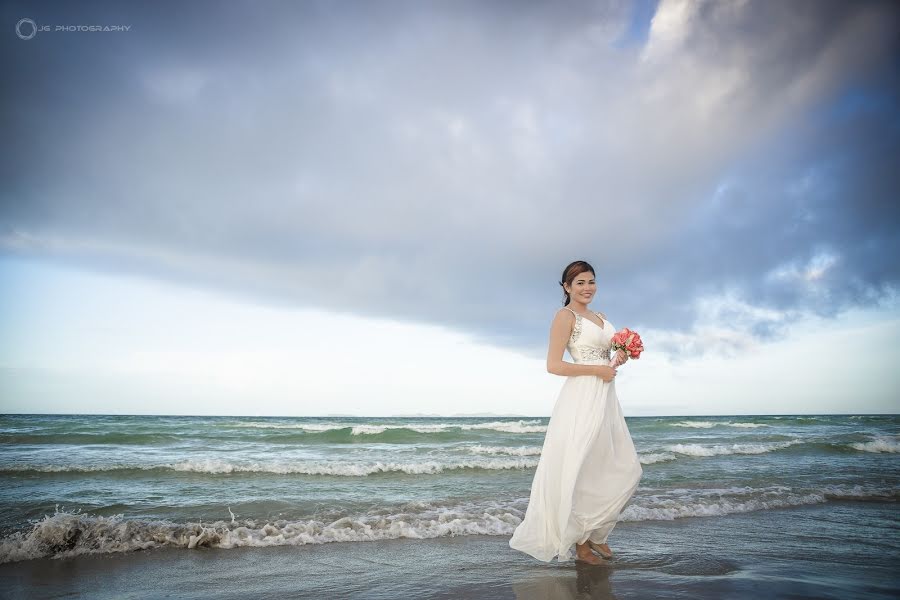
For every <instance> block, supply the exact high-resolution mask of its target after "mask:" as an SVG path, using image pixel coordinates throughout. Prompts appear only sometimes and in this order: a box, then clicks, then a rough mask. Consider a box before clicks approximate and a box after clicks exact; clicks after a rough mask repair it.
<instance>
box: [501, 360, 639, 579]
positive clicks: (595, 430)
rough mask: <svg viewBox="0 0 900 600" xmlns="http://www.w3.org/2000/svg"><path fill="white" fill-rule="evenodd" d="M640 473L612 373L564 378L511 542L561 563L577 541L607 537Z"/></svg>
mask: <svg viewBox="0 0 900 600" xmlns="http://www.w3.org/2000/svg"><path fill="white" fill-rule="evenodd" d="M643 472H644V471H643V468H642V467H641V463H640V460H639V459H638V455H637V451H636V450H635V448H634V443H633V442H632V439H631V434H630V433H629V431H628V426H627V425H626V424H625V416H624V415H623V414H622V407H621V406H620V405H619V399H618V397H617V396H616V380H615V378H613V380H612V381H610V382H608V383H607V382H605V381H603V380H602V379H601V378H599V377H596V376H593V375H577V376H570V377H568V378H567V379H566V382H565V383H564V384H563V387H562V390H561V391H560V393H559V397H558V398H557V400H556V404H555V406H554V407H553V413H552V414H551V416H550V423H549V424H548V426H547V434H546V437H545V438H544V446H543V450H542V451H541V457H540V459H539V461H538V466H537V469H536V470H535V473H534V481H533V482H532V485H531V496H530V499H529V502H528V508H527V509H526V511H525V517H524V519H523V520H522V523H521V524H519V526H518V527H517V528H516V530H515V532H513V536H512V538H510V540H509V546H510V547H511V548H513V549H515V550H519V551H521V552H525V553H527V554H530V555H531V556H533V557H535V558H537V559H539V560H542V561H544V562H550V561H551V560H552V559H553V558H554V557H557V561H558V562H563V561H568V560H572V559H574V558H575V544H576V543H579V544H583V543H584V542H585V541H587V540H588V539H590V540H591V541H593V542H595V543H597V544H603V543H605V542H606V540H607V537H608V536H609V534H610V532H611V531H612V530H613V528H614V527H615V526H616V523H617V521H618V517H619V513H620V512H621V511H622V509H623V508H624V507H625V504H626V503H627V502H628V500H629V499H630V498H631V496H632V495H633V494H634V492H635V490H636V489H637V487H638V483H639V482H640V480H641V476H642V474H643Z"/></svg>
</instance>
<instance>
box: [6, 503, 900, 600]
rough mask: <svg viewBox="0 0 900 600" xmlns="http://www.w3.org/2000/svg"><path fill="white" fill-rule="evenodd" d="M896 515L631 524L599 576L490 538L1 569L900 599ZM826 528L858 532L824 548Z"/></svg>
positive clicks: (362, 584) (155, 586) (179, 585)
mask: <svg viewBox="0 0 900 600" xmlns="http://www.w3.org/2000/svg"><path fill="white" fill-rule="evenodd" d="M896 507H897V505H896V503H892V502H858V501H840V502H829V503H826V504H821V505H807V506H797V507H790V508H779V509H772V510H761V511H753V512H747V513H737V514H729V515H724V516H715V517H686V518H682V519H676V520H674V521H645V522H620V523H619V524H618V525H617V526H616V529H615V530H614V531H613V533H612V535H611V536H610V546H611V547H612V549H613V552H614V553H615V554H616V556H615V557H614V559H613V560H612V561H609V562H608V563H607V564H606V565H604V566H602V567H592V566H581V565H580V564H579V563H574V562H568V563H557V562H556V561H553V562H550V563H542V562H541V561H538V560H535V559H533V558H532V557H530V556H527V555H525V554H523V553H520V552H516V551H515V550H512V549H511V548H509V545H508V540H509V538H508V537H507V536H488V535H472V536H458V537H441V538H432V539H410V538H400V539H392V540H380V541H366V542H355V543H352V542H335V543H328V544H308V545H303V546H271V547H251V548H248V547H244V548H233V549H221V548H199V549H193V550H183V549H172V548H157V549H152V550H141V551H133V552H128V553H110V554H100V555H81V556H77V557H71V558H62V559H49V558H40V559H32V560H26V561H19V562H13V563H6V564H2V565H0V596H2V597H4V598H23V599H24V598H47V597H56V596H62V595H82V596H89V597H91V598H120V597H123V596H139V597H167V596H168V597H179V598H213V597H215V598H232V597H233V598H246V597H248V596H254V595H257V594H262V595H275V594H279V595H284V596H287V597H292V598H330V597H349V598H377V599H388V598H407V597H409V598H412V597H415V598H459V597H466V598H485V599H487V598H518V599H521V598H528V599H531V598H535V599H537V598H542V599H543V598H574V597H576V594H577V593H579V590H580V591H581V593H582V596H579V597H584V595H583V593H584V592H586V591H589V592H590V594H589V597H592V598H613V597H615V598H620V599H621V598H648V597H652V598H721V597H726V596H727V597H761V596H770V597H773V598H841V599H846V598H856V597H858V598H895V597H897V595H898V594H900V576H898V575H896V574H894V569H893V567H894V566H895V565H896V564H897V559H898V558H900V545H898V543H897V542H893V541H888V542H886V541H885V539H884V529H885V528H889V529H897V528H898V525H897V518H896ZM823 520H826V521H829V522H841V523H846V524H847V525H846V526H845V527H844V531H843V535H841V536H840V538H838V537H834V538H833V539H831V540H828V541H823V540H821V539H817V540H816V542H815V544H814V545H813V544H812V543H811V542H810V541H809V536H811V535H816V536H817V537H818V536H820V535H821V532H820V531H818V530H816V529H815V528H816V527H817V523H820V522H822V521H823ZM867 529H871V531H867ZM832 531H834V532H835V533H837V531H838V530H832ZM848 532H849V534H848ZM879 536H880V537H879ZM871 539H877V540H880V541H878V542H871V541H869V540H871Z"/></svg>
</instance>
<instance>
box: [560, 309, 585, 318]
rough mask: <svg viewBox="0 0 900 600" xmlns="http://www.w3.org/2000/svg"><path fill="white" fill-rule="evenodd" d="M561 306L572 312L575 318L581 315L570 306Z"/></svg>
mask: <svg viewBox="0 0 900 600" xmlns="http://www.w3.org/2000/svg"><path fill="white" fill-rule="evenodd" d="M563 308H564V309H566V310H567V311H569V312H570V313H572V314H573V315H575V318H576V319H577V318H578V317H580V316H581V315H579V314H578V313H577V312H575V311H574V310H572V309H571V308H569V307H568V306H563Z"/></svg>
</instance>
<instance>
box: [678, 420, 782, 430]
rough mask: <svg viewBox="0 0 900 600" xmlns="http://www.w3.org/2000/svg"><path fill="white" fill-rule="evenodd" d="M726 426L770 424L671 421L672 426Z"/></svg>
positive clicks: (754, 426) (745, 426)
mask: <svg viewBox="0 0 900 600" xmlns="http://www.w3.org/2000/svg"><path fill="white" fill-rule="evenodd" d="M720 425H721V426H727V427H743V428H756V427H770V425H768V424H766V423H753V422H732V421H724V422H719V421H679V422H678V423H672V426H673V427H693V428H696V429H710V428H712V427H717V426H720Z"/></svg>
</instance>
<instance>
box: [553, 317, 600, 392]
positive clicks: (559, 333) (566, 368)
mask: <svg viewBox="0 0 900 600" xmlns="http://www.w3.org/2000/svg"><path fill="white" fill-rule="evenodd" d="M573 327H575V315H573V314H572V313H571V312H570V311H568V310H565V309H560V310H559V312H557V313H556V316H555V317H554V318H553V323H552V324H551V325H550V345H549V347H548V349H547V372H548V373H553V374H554V375H563V376H569V375H595V376H597V377H601V378H603V380H604V381H609V380H611V379H612V378H613V377H615V375H616V370H615V369H613V368H612V367H609V366H607V365H576V364H575V363H570V362H566V361H564V360H563V359H562V358H563V352H565V350H566V342H567V341H568V339H569V336H571V335H572V328H573Z"/></svg>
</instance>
